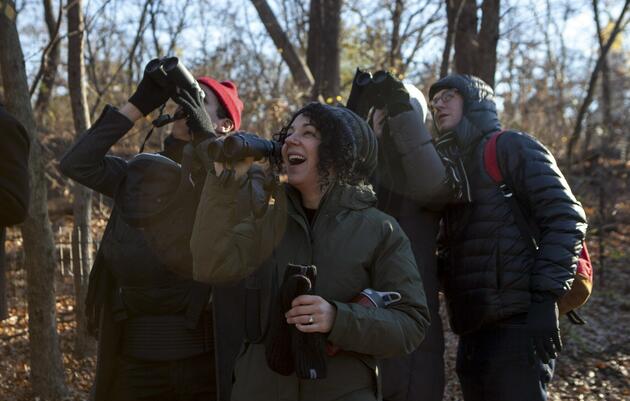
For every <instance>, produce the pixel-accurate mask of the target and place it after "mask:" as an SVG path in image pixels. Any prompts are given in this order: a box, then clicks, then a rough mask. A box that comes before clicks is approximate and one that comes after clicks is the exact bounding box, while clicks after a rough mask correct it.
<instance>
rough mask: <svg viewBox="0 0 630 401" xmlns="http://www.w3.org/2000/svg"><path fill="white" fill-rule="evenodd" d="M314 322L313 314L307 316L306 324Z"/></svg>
mask: <svg viewBox="0 0 630 401" xmlns="http://www.w3.org/2000/svg"><path fill="white" fill-rule="evenodd" d="M314 322H315V319H313V315H310V316H309V317H308V324H313V323H314Z"/></svg>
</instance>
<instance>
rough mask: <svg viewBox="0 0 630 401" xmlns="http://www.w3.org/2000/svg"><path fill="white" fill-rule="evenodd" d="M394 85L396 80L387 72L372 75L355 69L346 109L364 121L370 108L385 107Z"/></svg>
mask: <svg viewBox="0 0 630 401" xmlns="http://www.w3.org/2000/svg"><path fill="white" fill-rule="evenodd" d="M395 83H396V79H395V78H394V77H393V76H392V75H391V74H390V73H389V72H387V71H382V70H381V71H377V72H376V73H375V74H374V75H372V73H371V72H369V71H363V70H361V69H360V68H357V71H356V73H355V74H354V79H353V81H352V89H351V90H350V96H349V97H348V103H347V105H346V107H347V108H349V109H350V110H352V111H354V112H355V113H356V114H357V115H358V116H360V117H361V118H363V119H364V120H365V119H367V115H368V113H369V112H370V109H371V108H372V107H374V108H377V109H382V108H384V107H385V105H386V104H387V100H388V96H389V94H390V92H391V89H392V86H393V84H395Z"/></svg>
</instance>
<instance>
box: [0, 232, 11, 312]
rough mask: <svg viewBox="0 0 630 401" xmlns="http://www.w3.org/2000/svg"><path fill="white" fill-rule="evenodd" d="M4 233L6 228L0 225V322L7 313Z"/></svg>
mask: <svg viewBox="0 0 630 401" xmlns="http://www.w3.org/2000/svg"><path fill="white" fill-rule="evenodd" d="M5 235H6V229H5V228H4V227H0V322H2V321H3V320H4V319H6V318H7V317H8V316H9V315H8V311H7V278H6V274H7V271H6V268H7V267H6V262H5V260H4V258H5V248H4V239H5Z"/></svg>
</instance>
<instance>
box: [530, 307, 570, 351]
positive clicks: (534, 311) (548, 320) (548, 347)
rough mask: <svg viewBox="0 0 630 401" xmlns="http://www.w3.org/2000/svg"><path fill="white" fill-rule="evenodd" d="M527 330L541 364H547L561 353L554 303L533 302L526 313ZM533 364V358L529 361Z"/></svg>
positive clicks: (556, 308) (556, 309) (556, 312)
mask: <svg viewBox="0 0 630 401" xmlns="http://www.w3.org/2000/svg"><path fill="white" fill-rule="evenodd" d="M527 330H528V331H529V332H530V336H531V339H532V348H533V349H532V355H531V356H532V357H533V356H534V353H535V355H536V356H538V358H540V360H541V361H542V362H543V363H549V360H551V359H554V358H556V357H557V356H558V354H559V353H560V351H562V340H561V339H560V326H559V325H558V305H557V304H556V302H555V301H552V300H550V301H545V302H533V303H532V304H531V305H530V307H529V311H528V313H527ZM530 362H533V358H531V359H530Z"/></svg>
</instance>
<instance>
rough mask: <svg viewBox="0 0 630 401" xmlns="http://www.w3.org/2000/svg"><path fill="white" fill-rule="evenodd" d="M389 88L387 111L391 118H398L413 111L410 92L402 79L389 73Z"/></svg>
mask: <svg viewBox="0 0 630 401" xmlns="http://www.w3.org/2000/svg"><path fill="white" fill-rule="evenodd" d="M387 87H388V91H387V111H389V117H396V116H397V115H398V114H400V113H404V112H405V111H410V110H413V107H412V106H411V100H410V98H409V91H408V90H407V88H405V84H404V83H403V82H402V81H401V80H400V79H398V78H396V77H394V76H393V75H391V74H389V73H388V74H387Z"/></svg>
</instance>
